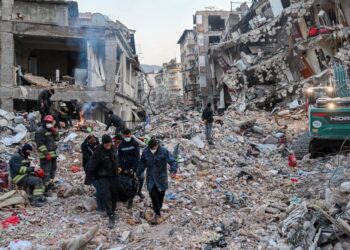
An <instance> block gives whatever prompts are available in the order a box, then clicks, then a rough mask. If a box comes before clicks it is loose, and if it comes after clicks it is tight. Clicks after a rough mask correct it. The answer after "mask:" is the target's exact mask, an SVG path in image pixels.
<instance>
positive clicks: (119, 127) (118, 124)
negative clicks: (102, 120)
mask: <svg viewBox="0 0 350 250" xmlns="http://www.w3.org/2000/svg"><path fill="white" fill-rule="evenodd" d="M111 125H113V126H114V127H115V133H114V134H115V135H117V134H119V133H121V132H122V131H123V130H124V129H125V122H124V121H123V120H122V118H120V117H119V116H117V115H115V114H113V111H109V112H108V122H107V128H106V131H107V130H108V129H109V128H110V126H111Z"/></svg>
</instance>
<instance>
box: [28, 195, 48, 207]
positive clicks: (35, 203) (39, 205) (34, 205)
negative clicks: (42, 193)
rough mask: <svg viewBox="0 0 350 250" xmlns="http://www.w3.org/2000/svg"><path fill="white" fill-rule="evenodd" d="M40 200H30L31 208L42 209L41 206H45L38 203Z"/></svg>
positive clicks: (40, 202) (36, 198)
mask: <svg viewBox="0 0 350 250" xmlns="http://www.w3.org/2000/svg"><path fill="white" fill-rule="evenodd" d="M40 199H41V198H38V197H35V198H33V199H32V201H31V203H30V204H31V205H32V206H33V207H42V206H44V205H45V204H44V203H43V202H42V201H40Z"/></svg>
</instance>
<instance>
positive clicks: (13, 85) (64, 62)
mask: <svg viewBox="0 0 350 250" xmlns="http://www.w3.org/2000/svg"><path fill="white" fill-rule="evenodd" d="M0 27H1V30H0V38H1V43H0V45H1V54H0V57H1V66H0V100H1V103H0V105H1V108H2V109H5V110H8V111H13V110H14V111H28V110H30V109H33V108H35V107H36V106H37V100H38V95H39V93H40V92H41V91H42V90H43V89H45V88H48V87H52V88H54V89H55V95H54V96H53V97H52V99H53V100H60V101H66V102H67V101H70V100H71V99H79V100H81V102H82V103H93V104H94V107H95V110H94V118H95V119H98V120H101V121H104V119H105V114H106V113H107V112H108V111H109V110H113V111H114V112H115V113H118V114H119V115H121V117H122V118H123V119H125V120H126V121H135V120H137V119H138V117H137V111H140V110H141V109H142V106H141V104H140V101H141V99H142V97H143V76H142V74H141V70H140V64H139V61H138V58H137V55H136V49H135V38H134V34H135V31H133V30H130V29H128V28H127V27H126V26H125V25H123V24H122V23H120V22H119V21H111V20H110V19H109V18H108V17H106V16H104V15H102V14H100V13H93V14H92V13H79V11H78V4H77V3H76V2H73V1H63V0H45V1H44V0H42V1H41V0H38V1H27V0H19V1H17V0H16V1H14V0H8V1H2V3H1V21H0Z"/></svg>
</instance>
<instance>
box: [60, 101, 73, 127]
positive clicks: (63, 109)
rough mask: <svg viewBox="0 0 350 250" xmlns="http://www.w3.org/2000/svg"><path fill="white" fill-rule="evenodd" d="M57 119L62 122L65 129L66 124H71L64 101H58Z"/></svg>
mask: <svg viewBox="0 0 350 250" xmlns="http://www.w3.org/2000/svg"><path fill="white" fill-rule="evenodd" d="M59 120H60V121H63V122H64V124H65V128H66V129H67V128H68V126H71V127H72V126H73V124H72V120H71V118H70V115H69V109H68V107H67V104H66V103H64V102H60V109H59Z"/></svg>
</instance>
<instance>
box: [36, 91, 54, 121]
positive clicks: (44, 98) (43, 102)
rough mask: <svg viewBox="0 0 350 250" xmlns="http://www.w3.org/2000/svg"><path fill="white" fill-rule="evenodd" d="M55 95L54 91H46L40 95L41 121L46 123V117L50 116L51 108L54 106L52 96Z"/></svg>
mask: <svg viewBox="0 0 350 250" xmlns="http://www.w3.org/2000/svg"><path fill="white" fill-rule="evenodd" d="M54 94H55V90H54V89H44V90H43V91H41V93H40V94H39V100H38V101H39V112H40V114H41V121H42V122H43V121H44V118H45V116H47V115H50V108H51V105H52V102H51V99H50V98H51V96H53V95H54Z"/></svg>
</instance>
